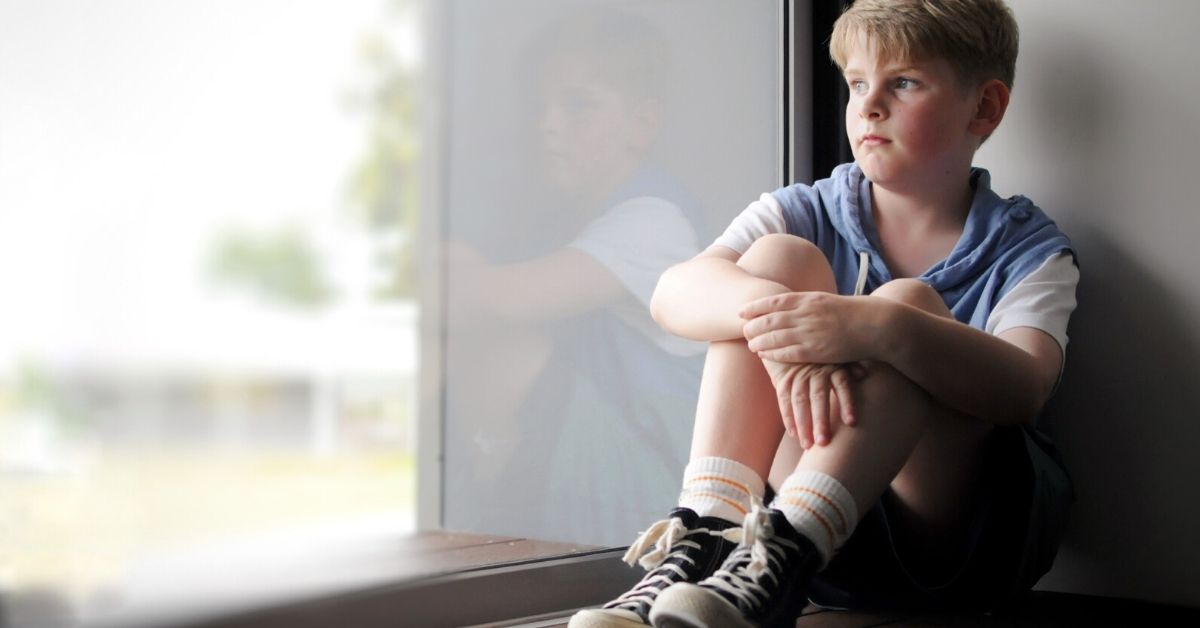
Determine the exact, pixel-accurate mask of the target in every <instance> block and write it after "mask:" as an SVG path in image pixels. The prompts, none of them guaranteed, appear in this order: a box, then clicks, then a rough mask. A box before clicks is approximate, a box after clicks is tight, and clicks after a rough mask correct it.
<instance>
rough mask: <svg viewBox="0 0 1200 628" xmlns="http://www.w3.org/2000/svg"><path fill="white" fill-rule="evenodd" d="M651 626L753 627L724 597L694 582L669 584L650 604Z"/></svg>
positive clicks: (693, 627) (682, 627) (663, 627)
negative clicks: (651, 604)
mask: <svg viewBox="0 0 1200 628" xmlns="http://www.w3.org/2000/svg"><path fill="white" fill-rule="evenodd" d="M650 623H652V624H654V628H710V627H713V626H720V627H721V628H726V627H728V628H757V627H756V626H755V625H754V624H752V623H750V622H748V621H746V618H745V617H743V616H742V612H741V611H739V610H738V609H737V608H736V607H734V606H733V605H732V604H730V603H729V602H727V601H725V598H723V597H721V596H720V595H717V594H716V593H713V592H711V591H709V590H708V589H705V588H703V587H700V586H698V585H695V584H691V583H680V584H676V585H672V586H670V587H668V588H667V590H665V591H663V592H662V593H660V594H659V596H658V599H656V600H654V606H652V607H651V608H650Z"/></svg>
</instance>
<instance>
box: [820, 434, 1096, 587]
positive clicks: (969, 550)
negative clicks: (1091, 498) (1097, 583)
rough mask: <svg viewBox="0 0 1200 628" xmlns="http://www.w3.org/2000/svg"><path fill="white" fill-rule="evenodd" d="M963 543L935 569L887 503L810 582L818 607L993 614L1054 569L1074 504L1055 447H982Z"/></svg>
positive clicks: (1021, 440) (1001, 440)
mask: <svg viewBox="0 0 1200 628" xmlns="http://www.w3.org/2000/svg"><path fill="white" fill-rule="evenodd" d="M984 455H985V456H986V458H985V465H984V471H983V476H982V478H981V482H980V490H979V494H978V498H977V499H976V502H975V503H974V504H973V505H972V511H971V515H970V519H969V524H968V526H967V529H966V532H965V534H964V535H963V536H962V537H961V538H958V539H954V540H952V541H951V540H948V542H953V543H954V544H955V545H957V548H951V551H949V552H948V554H949V557H948V558H946V559H943V560H940V561H938V564H933V563H932V561H930V560H928V559H927V558H926V557H923V556H922V555H921V552H920V550H918V549H916V548H915V546H914V544H912V543H910V542H907V541H906V539H908V538H912V536H913V535H912V534H910V533H908V531H907V530H906V529H905V524H904V521H903V518H902V517H900V516H899V515H898V513H899V511H898V509H897V504H896V503H895V497H894V496H893V495H892V494H891V492H890V491H889V492H888V493H885V494H884V496H883V497H882V498H881V499H880V501H879V502H878V503H877V504H876V506H875V507H874V508H872V509H871V510H870V511H868V512H867V513H866V515H865V516H864V517H863V518H862V520H861V521H860V522H859V524H858V527H857V528H856V529H855V531H854V534H853V535H852V536H851V537H850V539H849V540H848V541H847V542H846V544H845V545H844V546H843V547H842V548H841V550H840V551H839V552H838V553H837V554H836V555H835V556H834V558H833V560H832V561H830V563H829V565H828V566H827V567H826V568H825V569H824V570H823V571H822V572H821V573H819V574H817V576H816V578H815V579H814V581H813V582H812V585H811V587H810V590H809V598H810V599H811V600H812V601H813V602H814V603H815V604H817V605H819V606H824V607H833V608H853V609H928V608H955V609H974V610H993V609H998V608H1002V607H1004V606H1006V605H1008V604H1011V603H1012V602H1014V601H1017V600H1018V599H1019V598H1020V597H1022V596H1023V595H1025V594H1026V593H1028V592H1029V590H1030V589H1031V588H1032V587H1033V585H1034V584H1035V583H1036V582H1037V580H1038V579H1039V578H1041V577H1042V575H1043V574H1045V573H1046V572H1047V571H1048V570H1049V569H1050V565H1051V564H1052V563H1053V561H1054V555H1055V552H1056V551H1057V549H1058V542H1059V539H1060V538H1061V534H1062V530H1063V527H1064V524H1065V523H1066V515H1067V508H1068V506H1069V504H1070V502H1071V501H1073V499H1074V495H1073V491H1072V489H1071V482H1070V478H1069V476H1068V475H1067V473H1066V471H1065V469H1064V467H1063V465H1062V461H1061V458H1060V457H1059V455H1058V452H1057V450H1056V449H1055V447H1054V445H1053V444H1052V443H1051V442H1050V440H1049V439H1048V438H1046V436H1045V435H1043V434H1042V433H1040V432H1038V431H1037V430H1036V429H1033V428H1030V427H1025V426H1020V427H1017V426H1010V427H998V428H996V430H995V431H994V432H993V433H992V435H991V436H990V437H989V442H988V443H987V446H986V447H985V453H984Z"/></svg>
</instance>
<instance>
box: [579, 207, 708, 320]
mask: <svg viewBox="0 0 1200 628" xmlns="http://www.w3.org/2000/svg"><path fill="white" fill-rule="evenodd" d="M568 246H569V247H570V248H574V249H578V250H580V251H583V252H584V253H587V254H588V255H589V256H591V257H592V258H593V259H595V260H596V261H598V262H600V264H601V265H603V266H604V267H605V268H607V269H608V270H609V272H611V273H612V274H613V275H614V276H615V277H616V278H617V279H618V280H619V281H620V282H621V283H622V284H623V285H624V286H625V287H626V289H628V290H629V292H630V293H631V294H633V296H634V297H636V298H637V300H638V301H640V302H641V303H642V305H643V306H648V305H649V304H650V296H651V295H652V294H654V286H655V285H656V284H657V283H658V277H659V275H661V274H662V272H663V271H664V270H666V269H667V268H668V267H669V266H672V265H674V264H678V263H679V262H682V261H684V260H687V259H690V258H692V257H693V256H695V255H696V253H698V252H699V249H698V245H697V243H696V233H695V229H693V227H692V225H691V223H690V222H688V220H687V217H685V216H684V214H683V211H682V210H681V209H679V207H677V206H676V205H674V204H673V203H670V202H668V201H665V200H663V199H661V198H657V197H653V196H640V197H637V198H632V199H629V200H627V201H624V202H622V203H621V204H619V205H616V206H615V207H613V208H612V209H610V210H609V211H607V212H605V213H604V214H603V215H601V216H600V217H599V218H597V219H595V220H594V221H592V222H591V223H590V224H588V225H587V226H586V227H584V229H583V232H581V233H580V234H579V236H578V237H576V238H575V240H573V241H572V242H571V243H570V244H569V245H568Z"/></svg>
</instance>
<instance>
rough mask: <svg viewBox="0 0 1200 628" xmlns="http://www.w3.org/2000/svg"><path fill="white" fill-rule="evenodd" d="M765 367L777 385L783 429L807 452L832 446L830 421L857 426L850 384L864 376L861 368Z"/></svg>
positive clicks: (769, 363)
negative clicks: (819, 447)
mask: <svg viewBox="0 0 1200 628" xmlns="http://www.w3.org/2000/svg"><path fill="white" fill-rule="evenodd" d="M763 366H764V367H766V369H767V373H768V374H769V375H770V376H771V382H772V383H773V384H775V394H776V399H777V400H778V402H779V414H780V416H781V417H782V418H783V427H784V429H785V430H786V431H787V433H788V435H789V436H792V437H793V438H799V439H800V446H801V447H803V448H804V449H808V448H809V447H812V446H813V445H814V444H816V445H825V444H827V443H828V442H829V439H830V435H831V434H832V430H831V427H832V424H831V421H841V422H843V423H845V424H846V425H854V424H855V416H854V401H853V399H854V398H853V396H852V394H851V393H852V391H851V389H850V383H851V381H852V380H855V379H861V377H862V376H863V370H862V367H861V366H859V365H857V364H854V365H841V364H786V363H782V362H775V361H772V360H763Z"/></svg>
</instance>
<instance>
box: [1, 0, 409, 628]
mask: <svg viewBox="0 0 1200 628" xmlns="http://www.w3.org/2000/svg"><path fill="white" fill-rule="evenodd" d="M414 8H415V3H414V2H404V1H398V0H390V1H389V0H347V1H342V2H336V3H334V2H325V1H321V0H308V1H296V0H205V1H190V0H156V1H152V2H151V1H137V0H106V1H105V2H85V3H79V2H70V1H66V0H48V1H45V2H21V3H8V2H6V3H0V85H3V89H2V90H0V91H2V95H0V286H2V287H3V293H2V296H0V299H2V307H0V311H2V312H3V314H0V614H6V615H7V619H8V620H9V621H13V622H16V623H17V624H18V625H20V622H19V621H17V620H19V619H21V618H22V617H23V618H24V619H26V620H28V619H30V617H31V615H30V614H29V613H36V614H39V616H40V617H42V618H45V617H46V616H47V615H54V616H71V615H75V616H79V617H83V618H88V617H93V616H96V615H97V614H100V613H102V612H104V611H107V610H111V609H112V608H114V607H119V606H121V605H123V604H125V603H127V602H131V601H140V600H143V599H145V598H147V596H149V597H153V596H161V597H160V599H162V600H169V601H168V602H164V603H165V604H173V603H174V602H180V601H181V600H182V601H187V602H189V603H193V604H201V603H204V601H205V600H203V599H202V598H203V594H204V592H205V591H206V590H207V589H204V588H202V587H217V588H220V587H221V586H224V585H229V586H228V587H227V588H230V589H231V590H232V589H233V588H234V587H233V585H232V584H230V582H229V578H228V574H229V573H239V574H242V575H245V576H246V577H245V578H244V579H240V580H238V582H237V583H236V586H237V587H240V588H242V589H245V588H251V587H253V586H255V585H256V583H257V584H264V585H272V586H274V585H275V584H276V583H277V582H278V579H275V576H276V575H278V572H280V571H283V572H286V571H287V570H288V569H290V570H291V571H292V573H293V574H295V575H296V576H297V577H298V578H299V577H303V578H307V580H305V581H304V582H300V581H299V580H291V581H287V583H286V584H281V585H280V586H286V587H298V586H301V585H303V586H310V585H311V586H313V587H317V586H324V585H327V584H329V583H322V582H319V580H320V578H321V577H323V572H322V570H320V569H318V568H316V567H315V564H319V563H320V561H321V560H323V557H325V554H316V553H314V551H312V548H314V547H316V546H318V545H320V546H321V547H325V546H327V545H328V546H333V545H336V544H337V543H340V542H342V541H346V540H348V539H351V538H360V537H361V536H362V535H377V536H378V535H382V534H387V535H393V536H395V535H399V534H400V533H401V532H403V531H405V530H412V528H413V525H414V523H413V522H414V514H413V500H414V491H415V478H414V476H413V468H414V465H413V452H412V451H411V448H412V441H413V429H414V417H413V413H414V399H413V397H414V394H413V388H414V386H413V383H414V380H415V377H416V375H415V374H416V371H417V363H416V335H415V331H414V329H415V323H416V320H417V310H416V304H415V301H414V299H413V293H414V290H413V288H412V283H413V277H412V276H411V273H410V271H409V270H407V269H408V268H409V266H410V265H411V264H410V261H411V252H410V249H411V242H410V241H411V239H412V238H411V235H410V231H411V223H412V221H413V218H414V217H415V206H414V205H413V201H411V200H410V197H413V196H414V195H415V190H414V188H413V186H414V185H415V178H416V177H415V174H413V173H412V171H413V169H414V162H415V159H416V150H417V147H416V145H415V138H416V132H415V127H416V121H415V118H414V117H413V112H412V103H413V102H414V100H415V94H414V89H415V85H414V81H415V77H416V73H417V70H418V69H419V63H420V59H419V55H418V54H417V51H418V50H419V39H418V37H417V35H418V33H417V31H416V24H417V22H416V16H415V14H414V12H413V9H414ZM365 562H369V561H365ZM268 564H271V565H277V566H278V565H282V566H283V568H282V569H279V568H276V569H275V572H276V573H274V575H271V576H268V575H267V574H266V572H265V571H262V569H265V566H266V565H268ZM359 564H360V565H361V564H362V562H360V563H359ZM289 566H290V567H289ZM180 574H189V577H190V578H191V579H189V580H186V581H184V580H181V577H182V576H180ZM247 574H257V575H258V576H259V577H252V576H250V575H247ZM358 575H362V574H361V573H359V574H358ZM205 578H207V579H205ZM201 580H203V583H202V586H197V583H198V582H200V581H201ZM223 583H224V584H223ZM239 593H240V592H239ZM171 596H176V597H174V598H172V597H171ZM5 621H6V620H5V617H0V624H4V623H5Z"/></svg>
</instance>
